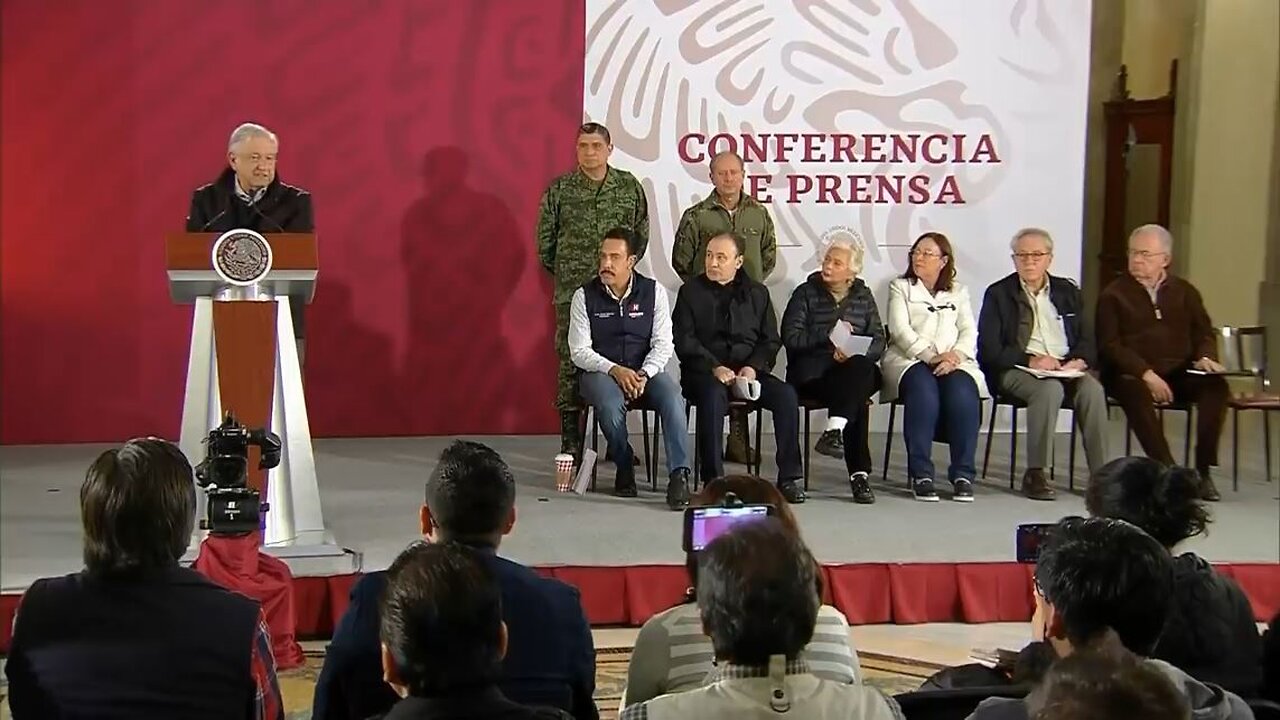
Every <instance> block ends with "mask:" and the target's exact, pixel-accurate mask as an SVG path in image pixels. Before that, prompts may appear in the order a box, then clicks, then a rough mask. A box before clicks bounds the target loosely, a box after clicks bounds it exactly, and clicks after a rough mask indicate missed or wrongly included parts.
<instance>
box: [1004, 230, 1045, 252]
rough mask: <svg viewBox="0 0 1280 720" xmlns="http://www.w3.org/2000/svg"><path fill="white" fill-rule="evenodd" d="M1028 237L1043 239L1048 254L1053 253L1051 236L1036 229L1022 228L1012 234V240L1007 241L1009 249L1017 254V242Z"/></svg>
mask: <svg viewBox="0 0 1280 720" xmlns="http://www.w3.org/2000/svg"><path fill="white" fill-rule="evenodd" d="M1029 235H1035V236H1036V237H1042V238H1044V241H1045V242H1046V243H1048V244H1049V252H1053V236H1052V235H1050V234H1049V231H1048V230H1045V229H1043V228H1038V227H1024V228H1022V229H1021V230H1019V231H1018V232H1016V233H1014V234H1013V239H1012V240H1010V241H1009V249H1010V250H1012V251H1014V252H1018V241H1019V240H1021V239H1022V238H1024V237H1027V236H1029Z"/></svg>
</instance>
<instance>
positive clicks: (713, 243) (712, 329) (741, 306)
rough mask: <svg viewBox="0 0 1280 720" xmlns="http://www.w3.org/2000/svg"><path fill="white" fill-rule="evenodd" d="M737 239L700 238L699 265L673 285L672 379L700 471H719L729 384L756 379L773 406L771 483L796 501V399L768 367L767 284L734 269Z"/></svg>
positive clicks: (771, 356) (774, 323)
mask: <svg viewBox="0 0 1280 720" xmlns="http://www.w3.org/2000/svg"><path fill="white" fill-rule="evenodd" d="M745 242H746V241H745V240H743V239H742V238H741V237H740V236H736V235H730V234H722V235H717V236H716V237H714V238H712V239H711V240H710V241H709V242H708V243H707V253H706V263H705V270H704V272H703V274H702V275H699V276H697V277H695V278H693V279H692V280H690V281H689V282H687V283H685V285H684V286H683V287H681V288H680V294H679V295H678V296H677V298H676V308H675V312H674V317H673V318H672V325H673V331H674V335H675V344H676V356H677V357H679V358H680V384H681V386H682V387H683V390H684V395H685V397H687V398H689V399H690V400H691V401H692V402H693V404H694V406H695V407H696V408H697V411H698V426H697V429H696V431H695V432H696V433H697V437H698V445H699V449H700V452H701V456H700V457H699V458H698V460H697V462H699V463H700V464H701V468H702V474H703V475H704V476H705V477H706V478H707V479H711V478H717V477H722V476H723V475H724V457H723V454H722V452H721V446H720V437H721V435H723V433H724V415H725V412H726V410H727V409H728V406H729V393H730V389H729V388H730V386H731V385H733V384H734V383H735V381H737V380H738V379H739V378H741V379H743V380H747V381H757V382H759V383H760V398H759V403H760V405H761V406H762V407H764V408H766V409H767V410H769V412H770V413H772V414H773V431H774V440H775V442H777V444H778V490H779V491H781V492H782V495H783V497H785V498H786V499H787V501H788V502H793V503H802V502H804V499H805V496H804V490H803V489H801V487H800V485H799V484H798V483H797V482H796V481H797V479H799V478H800V477H801V475H802V468H801V466H800V437H799V432H800V431H799V412H800V409H799V402H798V400H797V399H796V391H795V388H793V387H791V386H790V385H788V384H787V383H784V382H782V381H781V380H779V379H778V378H776V377H774V376H773V375H770V374H769V370H770V369H771V368H772V367H773V363H774V361H775V360H776V359H777V357H778V350H779V349H780V348H781V346H782V342H781V340H780V339H779V337H778V320H777V316H776V315H775V314H774V312H773V302H772V301H771V300H770V299H769V290H768V289H767V288H766V287H765V286H764V285H762V284H760V283H758V282H756V281H754V280H752V279H751V278H750V277H748V276H747V274H746V273H745V272H743V270H742V255H743V248H744V247H745Z"/></svg>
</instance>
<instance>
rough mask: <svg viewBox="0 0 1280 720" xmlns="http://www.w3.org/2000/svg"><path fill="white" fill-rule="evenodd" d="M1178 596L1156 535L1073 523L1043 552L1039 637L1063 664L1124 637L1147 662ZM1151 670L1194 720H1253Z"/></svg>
mask: <svg viewBox="0 0 1280 720" xmlns="http://www.w3.org/2000/svg"><path fill="white" fill-rule="evenodd" d="M1172 595H1173V558H1172V557H1171V556H1170V555H1169V553H1168V551H1167V550H1165V549H1164V548H1163V547H1161V545H1160V543H1159V542H1157V541H1156V540H1155V539H1154V538H1152V537H1151V536H1150V535H1147V534H1146V533H1145V532H1143V531H1142V530H1140V529H1139V528H1138V527H1137V526H1134V525H1130V524H1129V523H1127V522H1124V521H1123V520H1112V519H1106V518H1089V519H1087V520H1086V519H1082V518H1067V519H1066V520H1063V521H1062V522H1061V523H1060V524H1058V526H1057V527H1056V528H1054V529H1053V530H1052V531H1051V532H1050V534H1049V535H1048V537H1047V538H1045V540H1044V541H1043V543H1042V544H1041V546H1040V558H1039V560H1038V561H1037V562H1036V572H1035V601H1036V610H1035V615H1034V616H1033V617H1032V618H1031V627H1032V633H1033V634H1034V635H1035V639H1036V640H1044V641H1046V642H1048V643H1049V644H1050V645H1052V646H1053V649H1054V651H1055V652H1056V653H1057V654H1058V656H1059V657H1067V656H1068V655H1071V654H1072V653H1073V652H1075V651H1077V650H1080V649H1085V648H1094V647H1097V646H1098V645H1100V644H1104V643H1107V642H1114V638H1117V637H1118V638H1119V642H1120V643H1121V644H1123V645H1124V647H1125V648H1127V649H1128V650H1129V651H1130V652H1133V653H1136V654H1138V655H1141V656H1144V657H1145V656H1146V655H1147V654H1148V653H1150V652H1151V650H1152V648H1154V647H1155V644H1156V640H1158V639H1159V638H1160V632H1161V630H1163V629H1164V623H1165V617H1166V616H1167V615H1168V613H1169V603H1170V598H1171V597H1172ZM1144 662H1145V663H1146V664H1147V665H1149V666H1151V667H1153V668H1154V669H1156V670H1159V671H1160V672H1161V673H1162V674H1163V675H1165V676H1166V677H1168V678H1169V680H1170V681H1171V682H1173V684H1174V685H1175V686H1176V687H1177V688H1178V689H1179V690H1180V691H1181V692H1182V694H1183V695H1184V696H1185V697H1186V699H1187V701H1188V703H1190V705H1191V717H1192V718H1193V720H1252V718H1253V711H1251V710H1250V709H1249V706H1248V705H1246V704H1245V703H1244V701H1243V700H1241V699H1240V698H1239V697H1237V696H1236V695H1234V694H1232V693H1229V692H1227V691H1225V690H1223V689H1222V688H1220V687H1218V686H1216V685H1210V684H1206V683H1201V682H1199V681H1198V680H1195V679H1194V678H1192V677H1191V676H1190V675H1187V674H1186V673H1184V672H1183V671H1181V670H1179V669H1178V668H1176V667H1174V666H1172V665H1170V664H1168V663H1166V662H1163V661H1161V660H1152V659H1146V660H1145V661H1144ZM1043 705H1044V697H1043V688H1040V689H1036V690H1033V691H1032V692H1031V694H1029V695H1028V696H1027V698H1026V699H1025V700H1013V699H1007V698H990V699H988V700H984V701H983V702H982V704H980V705H979V706H978V708H977V709H976V710H974V712H973V714H972V715H970V716H969V717H970V718H971V720H1027V718H1030V717H1032V716H1034V715H1035V714H1036V713H1037V712H1038V711H1039V710H1040V709H1041V706H1043Z"/></svg>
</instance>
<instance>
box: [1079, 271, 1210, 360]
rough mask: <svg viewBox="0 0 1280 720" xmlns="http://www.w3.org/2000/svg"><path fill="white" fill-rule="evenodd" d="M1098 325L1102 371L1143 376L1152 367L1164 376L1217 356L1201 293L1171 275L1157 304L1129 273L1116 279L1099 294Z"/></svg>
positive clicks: (1161, 291)
mask: <svg viewBox="0 0 1280 720" xmlns="http://www.w3.org/2000/svg"><path fill="white" fill-rule="evenodd" d="M1157 308H1158V309H1159V310H1158V313H1157ZM1157 314H1158V315H1159V317H1157ZM1097 327H1098V355H1099V357H1101V359H1102V371H1103V373H1104V374H1109V375H1117V374H1124V375H1133V376H1134V377H1142V374H1143V373H1145V372H1146V371H1147V370H1154V371H1155V372H1156V374H1157V375H1164V374H1167V373H1169V372H1172V371H1173V370H1177V369H1178V368H1184V367H1186V366H1188V365H1190V364H1191V363H1192V362H1194V361H1196V360H1198V359H1200V358H1202V357H1208V358H1213V359H1214V360H1216V359H1217V358H1218V342H1217V337H1216V335H1215V332H1214V327H1213V323H1212V322H1211V321H1210V320H1209V313H1208V312H1206V311H1205V309H1204V300H1202V299H1201V298H1200V292H1199V291H1198V290H1196V289H1195V286H1193V285H1192V284H1191V283H1189V282H1187V281H1186V280H1183V279H1182V278H1179V277H1174V276H1173V275H1169V276H1168V277H1167V278H1166V279H1165V281H1164V284H1163V285H1161V286H1160V289H1159V290H1158V291H1157V292H1156V302H1155V304H1152V302H1151V296H1150V294H1148V293H1147V289H1146V288H1145V287H1143V285H1142V284H1141V283H1139V282H1138V281H1137V280H1134V279H1133V277H1131V276H1129V275H1124V276H1122V277H1119V278H1116V279H1115V280H1114V281H1112V282H1111V284H1110V285H1108V286H1107V287H1106V288H1105V289H1104V290H1103V291H1102V295H1100V296H1099V297H1098V317H1097Z"/></svg>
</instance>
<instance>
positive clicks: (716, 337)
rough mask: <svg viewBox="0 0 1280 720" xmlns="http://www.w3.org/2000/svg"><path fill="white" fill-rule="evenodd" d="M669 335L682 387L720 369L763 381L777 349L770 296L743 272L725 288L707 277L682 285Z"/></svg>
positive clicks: (778, 348) (779, 342)
mask: <svg viewBox="0 0 1280 720" xmlns="http://www.w3.org/2000/svg"><path fill="white" fill-rule="evenodd" d="M671 330H672V334H673V335H674V336H675V346H676V356H677V357H679V358H680V377H681V380H682V381H684V380H686V379H688V380H693V379H694V378H698V377H703V376H706V375H710V374H711V371H712V370H713V369H715V368H716V367H717V366H720V365H723V366H725V367H727V368H729V369H730V370H733V371H735V372H736V371H738V370H741V369H742V368H744V367H747V366H750V367H752V368H754V369H755V371H756V372H757V373H759V374H760V375H765V374H767V373H768V372H769V371H770V370H771V369H772V368H773V364H774V362H775V361H776V360H777V359H778V350H780V349H781V348H782V340H781V338H779V337H778V318H777V315H775V314H774V312H773V302H772V301H771V300H770V299H769V290H768V288H766V287H765V286H764V285H762V284H760V283H758V282H756V281H755V280H752V279H751V278H749V277H747V273H746V272H745V271H743V270H738V274H737V275H736V276H734V278H733V280H731V281H730V282H729V283H727V284H725V285H721V284H720V283H717V282H713V281H711V280H708V279H707V276H706V275H699V276H698V277H696V278H694V279H692V280H690V281H689V282H687V283H685V284H684V285H683V286H682V287H681V288H680V294H679V295H677V296H676V307H675V310H674V311H673V312H672V313H671Z"/></svg>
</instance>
